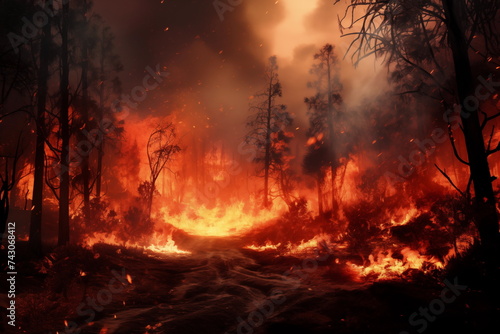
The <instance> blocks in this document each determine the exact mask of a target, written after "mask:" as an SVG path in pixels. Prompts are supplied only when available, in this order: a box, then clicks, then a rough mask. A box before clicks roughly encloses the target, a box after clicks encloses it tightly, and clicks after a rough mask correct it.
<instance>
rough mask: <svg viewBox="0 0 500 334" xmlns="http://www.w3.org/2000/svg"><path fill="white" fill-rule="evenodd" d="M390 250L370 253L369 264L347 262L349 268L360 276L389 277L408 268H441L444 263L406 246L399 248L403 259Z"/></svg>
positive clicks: (396, 275)
mask: <svg viewBox="0 0 500 334" xmlns="http://www.w3.org/2000/svg"><path fill="white" fill-rule="evenodd" d="M392 255H393V252H392V251H391V250H389V251H387V252H383V251H380V252H378V253H377V254H376V255H373V254H372V255H370V256H369V258H368V259H369V261H370V264H369V265H367V266H359V265H356V264H353V263H350V262H347V264H348V265H350V266H351V268H352V269H353V270H354V271H355V272H357V273H358V275H359V277H360V278H366V277H369V278H373V279H391V278H398V277H401V275H402V274H403V273H404V272H405V271H407V270H408V269H416V270H420V271H422V272H428V271H429V270H430V269H442V268H444V264H443V263H442V262H440V261H439V260H437V259H436V258H434V257H429V256H426V255H421V254H420V253H419V252H417V251H415V250H412V249H410V248H408V247H406V248H404V249H403V250H401V255H402V256H403V259H396V258H394V257H393V256H392Z"/></svg>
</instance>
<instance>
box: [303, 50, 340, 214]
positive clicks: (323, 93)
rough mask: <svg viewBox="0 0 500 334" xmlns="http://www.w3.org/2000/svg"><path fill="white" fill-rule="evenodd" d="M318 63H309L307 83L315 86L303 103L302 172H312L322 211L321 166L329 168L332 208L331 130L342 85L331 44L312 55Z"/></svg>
mask: <svg viewBox="0 0 500 334" xmlns="http://www.w3.org/2000/svg"><path fill="white" fill-rule="evenodd" d="M314 59H316V60H318V63H317V64H315V65H314V66H313V68H312V69H311V73H312V74H314V75H316V77H317V80H316V81H314V82H312V83H309V85H310V86H311V87H313V88H315V89H316V95H314V96H312V97H309V98H306V99H305V103H306V104H307V106H308V109H309V122H310V128H309V131H308V136H309V137H310V139H309V141H308V145H309V151H308V153H307V154H306V156H305V157H304V163H303V166H304V171H305V172H306V173H307V174H313V175H316V178H317V184H318V203H319V212H320V214H323V193H322V187H323V183H324V178H325V167H329V168H330V173H331V190H332V193H331V209H332V212H333V211H334V208H335V201H336V200H335V191H334V190H335V174H336V170H337V168H338V166H339V158H340V156H339V154H338V152H336V150H335V149H334V148H335V147H338V146H339V145H338V142H337V138H338V135H337V133H336V131H335V123H336V122H338V120H339V118H340V108H341V105H342V96H341V95H340V92H341V90H342V85H341V84H340V82H339V78H338V73H337V72H335V64H336V63H337V57H336V55H335V53H334V46H333V45H331V44H326V45H325V46H323V47H322V48H321V50H320V51H319V53H317V54H315V55H314Z"/></svg>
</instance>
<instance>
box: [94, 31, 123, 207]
mask: <svg viewBox="0 0 500 334" xmlns="http://www.w3.org/2000/svg"><path fill="white" fill-rule="evenodd" d="M100 25H101V26H102V28H101V29H100V32H99V35H98V39H97V46H96V53H97V54H96V56H95V57H96V58H97V59H98V62H99V63H98V64H97V66H96V67H97V70H98V74H96V75H95V79H97V80H95V82H96V83H97V85H94V86H97V87H96V88H95V89H96V91H97V95H98V109H97V115H96V119H97V121H99V122H101V121H102V120H103V119H104V118H105V117H106V118H108V119H114V117H113V115H112V112H111V110H110V109H111V108H109V107H107V106H108V105H109V103H111V101H110V98H112V97H113V96H115V95H116V96H118V95H119V94H118V93H119V91H120V89H121V83H120V80H119V79H118V77H117V76H116V75H117V73H118V72H120V71H122V69H123V66H122V64H121V62H120V59H119V57H118V55H117V54H115V53H114V51H113V50H114V42H113V41H114V36H113V34H112V32H111V29H110V28H109V27H108V26H104V23H102V22H101V24H100ZM101 135H102V139H101V140H98V141H97V147H96V149H97V166H96V180H95V196H96V198H97V199H100V198H101V196H102V174H103V160H104V149H105V143H106V140H107V136H106V134H104V133H101Z"/></svg>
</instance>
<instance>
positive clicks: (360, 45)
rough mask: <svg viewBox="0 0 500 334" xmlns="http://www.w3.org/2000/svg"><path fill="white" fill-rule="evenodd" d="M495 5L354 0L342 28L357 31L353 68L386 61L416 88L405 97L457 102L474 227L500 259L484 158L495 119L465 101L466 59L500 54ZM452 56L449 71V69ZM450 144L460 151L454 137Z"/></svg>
mask: <svg viewBox="0 0 500 334" xmlns="http://www.w3.org/2000/svg"><path fill="white" fill-rule="evenodd" d="M336 2H338V1H336ZM499 6H500V3H499V2H498V1H487V0H470V1H469V0H441V1H438V2H436V1H414V0H406V1H404V0H402V1H366V0H353V1H351V4H350V5H349V6H348V8H347V11H346V15H345V16H344V18H343V19H340V22H341V29H345V28H353V27H354V24H357V25H359V28H356V31H355V32H353V33H349V34H347V35H351V36H354V40H353V42H352V44H351V48H350V50H353V52H352V57H353V59H354V60H355V61H356V62H358V61H360V60H361V59H363V58H364V57H366V56H368V55H371V54H375V55H377V56H385V60H386V61H387V63H388V64H389V65H390V66H393V67H395V69H396V72H395V75H396V76H397V79H400V80H402V79H408V78H410V81H413V82H415V81H416V82H420V83H419V85H418V86H415V85H413V87H412V88H411V89H410V90H408V91H407V92H405V93H408V92H410V93H413V92H419V93H422V92H424V93H426V94H427V95H437V96H436V98H438V99H441V100H443V101H447V95H448V96H451V97H452V98H453V100H451V101H449V102H447V104H449V105H451V104H453V103H455V102H456V103H458V104H459V105H460V106H461V107H462V108H461V109H462V112H461V113H460V119H461V129H462V131H463V134H464V139H465V146H466V149H467V155H468V161H466V160H465V159H463V158H461V157H460V156H459V155H458V154H456V155H457V158H458V159H459V160H460V161H462V162H464V163H465V164H467V165H468V167H469V170H470V175H471V179H472V181H473V185H474V193H475V201H474V206H475V207H476V213H477V214H476V226H477V227H478V230H479V234H480V237H481V241H482V244H483V246H484V247H485V248H486V249H488V250H489V251H487V252H486V253H490V254H496V253H497V251H495V249H496V248H497V247H498V243H499V233H498V227H499V226H498V215H497V210H496V199H495V196H494V192H493V186H492V181H493V179H492V177H491V174H490V168H489V164H488V155H489V154H491V153H493V152H495V151H497V149H492V150H489V149H488V150H487V149H486V145H485V143H484V138H483V129H484V127H485V125H486V122H487V121H488V120H491V119H494V118H496V117H497V116H500V114H495V115H486V116H484V117H483V120H480V117H479V104H478V106H476V107H474V108H471V107H470V101H469V99H470V98H473V97H474V96H475V87H476V86H477V84H479V82H478V80H476V79H475V77H474V74H473V69H472V66H471V57H474V58H476V57H482V58H483V59H487V60H491V58H490V57H492V56H498V54H499V45H500V44H499V42H500V40H499V37H498V34H497V31H496V27H495V25H496V22H497V17H498V9H499ZM358 10H360V11H361V14H360V15H358V14H359V13H360V12H358ZM347 21H351V22H347ZM346 22H347V24H345V23H346ZM450 54H451V56H452V59H453V66H452V67H451V68H450V66H446V65H447V63H449V55H450ZM496 66H498V64H496ZM450 69H451V70H450ZM490 73H491V72H490ZM450 75H452V76H453V77H454V79H455V81H454V85H452V86H451V87H449V86H448V85H447V83H448V81H447V78H449V76H450ZM491 78H492V77H491V76H490V79H491ZM415 79H417V80H415ZM426 87H431V88H434V90H432V89H430V90H429V89H426ZM436 88H437V89H436ZM429 92H430V93H429ZM433 92H436V93H437V94H436V93H433ZM455 92H456V93H455ZM448 100H449V99H448ZM467 102H469V105H467ZM451 143H452V145H453V148H454V151H455V152H457V150H456V149H455V146H454V140H453V139H452V140H451ZM498 150H500V147H499V148H498ZM495 256H496V255H495Z"/></svg>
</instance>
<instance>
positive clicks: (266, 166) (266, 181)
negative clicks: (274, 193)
mask: <svg viewBox="0 0 500 334" xmlns="http://www.w3.org/2000/svg"><path fill="white" fill-rule="evenodd" d="M273 75H274V74H273V72H272V71H271V75H270V77H271V78H270V80H269V92H268V96H267V98H268V101H267V119H266V152H265V158H264V159H265V160H264V207H265V208H268V207H269V205H270V202H269V169H270V166H271V117H272V106H273Z"/></svg>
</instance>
